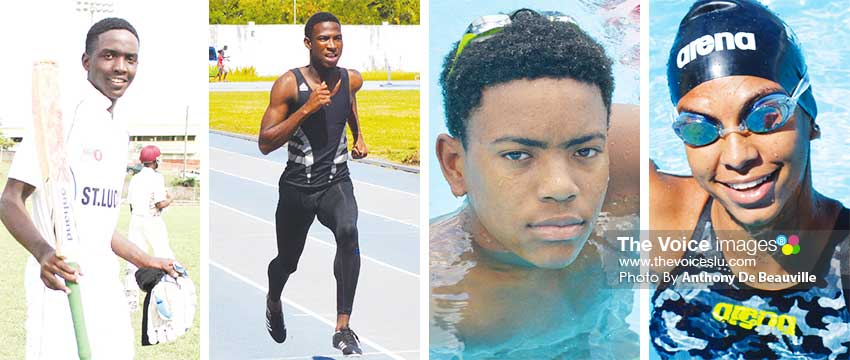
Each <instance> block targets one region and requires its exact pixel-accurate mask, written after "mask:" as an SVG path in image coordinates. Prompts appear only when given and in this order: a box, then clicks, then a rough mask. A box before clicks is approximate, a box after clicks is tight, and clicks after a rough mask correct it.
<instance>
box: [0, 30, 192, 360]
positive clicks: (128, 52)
mask: <svg viewBox="0 0 850 360" xmlns="http://www.w3.org/2000/svg"><path fill="white" fill-rule="evenodd" d="M138 54H139V36H138V34H137V33H136V30H135V29H134V28H133V26H132V25H130V23H128V22H127V21H125V20H123V19H118V18H108V19H104V20H101V21H99V22H97V23H95V24H94V25H92V27H91V29H89V32H88V34H87V35H86V49H85V53H83V56H82V65H83V68H85V69H86V71H87V72H88V84H86V85H85V91H84V92H83V93H82V94H80V96H79V98H78V99H76V101H75V102H74V103H73V106H72V107H70V108H67V109H65V111H63V114H62V115H63V121H64V129H65V132H66V134H65V138H66V145H67V152H68V154H67V158H68V162H69V163H70V166H71V169H72V171H73V174H74V181H75V187H76V198H75V199H74V212H75V216H76V222H77V230H78V232H79V236H80V242H81V249H80V254H79V264H80V271H74V270H73V269H72V268H71V267H69V266H68V264H66V263H65V262H64V260H63V259H62V258H60V257H58V256H56V253H55V251H54V248H53V242H52V240H51V239H52V238H53V236H52V234H51V233H52V231H53V230H52V225H51V224H52V221H51V217H50V214H49V212H48V211H47V209H46V205H45V204H46V199H45V197H44V192H43V191H41V190H40V189H38V188H37V186H41V177H40V170H39V166H38V161H36V153H35V146H34V144H33V141H32V140H30V139H31V138H30V137H28V138H27V139H26V140H25V141H24V142H23V143H21V145H20V147H19V150H18V152H17V154H16V155H15V159H14V160H13V162H12V167H11V169H10V170H9V180H8V182H7V183H6V187H5V189H4V190H3V195H2V197H0V220H2V221H3V224H4V225H5V226H6V228H7V229H8V230H9V233H11V234H12V236H13V237H15V239H16V240H17V241H18V242H19V243H20V244H21V245H22V246H24V247H25V248H26V249H27V251H29V252H30V253H31V254H32V257H30V258H29V259H28V261H27V266H26V273H25V279H24V284H25V288H26V297H27V321H26V328H27V341H26V354H27V355H26V358H27V359H50V360H55V359H76V358H77V346H76V341H75V336H74V327H73V324H72V322H71V313H70V311H69V306H68V299H67V297H66V293H68V292H69V290H68V288H67V287H65V283H64V280H70V281H77V282H79V283H80V289H81V292H82V304H83V309H84V313H85V322H86V326H87V332H88V336H89V341H90V346H91V351H92V358H93V359H132V358H133V330H132V328H131V325H130V316H129V312H128V311H127V302H126V300H125V298H124V294H123V291H122V286H121V282H120V281H119V280H118V277H116V276H115V274H117V273H118V261H117V259H116V258H115V255H116V254H117V255H118V256H120V257H122V258H124V259H126V260H127V261H129V262H131V263H133V264H134V265H136V266H138V267H149V268H157V269H163V270H165V271H168V272H169V273H170V274H172V275H173V276H175V277H176V276H177V273H176V272H174V270H173V268H172V264H173V260H167V259H162V258H153V257H150V256H148V255H147V254H146V253H145V252H143V251H141V250H140V249H139V248H138V247H136V246H134V245H133V244H132V243H130V242H129V241H127V239H125V238H124V237H123V236H121V235H120V234H118V232H116V230H115V227H116V225H117V223H118V215H119V212H120V207H119V202H120V200H121V190H122V189H123V187H124V169H125V164H126V159H127V146H128V141H129V136H128V134H127V127H126V124H125V123H124V122H122V121H120V120H119V119H118V118H116V117H115V112H114V110H115V105H116V102H117V101H118V98H120V97H121V96H122V95H124V91H125V90H127V87H128V86H130V83H132V81H133V78H134V77H135V75H136V65H137V62H138V56H139V55H138ZM31 195H32V198H33V201H32V203H33V207H32V217H30V216H29V214H28V213H27V208H26V204H25V202H26V200H27V198H29V197H30V196H31ZM49 234H50V235H49ZM83 274H85V275H83ZM63 279H64V280H63ZM48 289H50V290H59V291H49V290H48Z"/></svg>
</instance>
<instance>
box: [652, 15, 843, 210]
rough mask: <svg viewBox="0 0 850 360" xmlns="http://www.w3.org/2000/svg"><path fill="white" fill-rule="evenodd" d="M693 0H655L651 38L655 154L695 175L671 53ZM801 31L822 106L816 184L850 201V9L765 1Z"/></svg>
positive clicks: (814, 159)
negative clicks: (677, 116) (680, 126)
mask: <svg viewBox="0 0 850 360" xmlns="http://www.w3.org/2000/svg"><path fill="white" fill-rule="evenodd" d="M691 3H693V1H681V0H680V1H653V2H652V3H651V4H650V11H651V14H650V40H649V62H650V64H649V67H650V70H649V83H650V85H649V86H650V90H649V104H650V108H649V116H650V122H649V128H650V133H649V156H650V158H651V159H652V160H654V161H655V162H656V164H658V166H659V168H660V169H662V170H663V171H665V172H669V173H673V174H680V175H686V174H690V169H689V168H688V163H687V159H686V157H685V150H684V145H683V144H682V141H681V140H680V139H679V138H678V137H676V134H675V133H673V130H672V129H671V127H670V123H671V121H672V114H673V105H672V103H671V102H670V92H669V90H668V89H667V70H666V69H667V67H666V63H667V55H668V53H669V51H670V47H671V46H672V44H673V40H674V37H675V34H676V31H677V29H678V27H679V21H681V19H682V17H683V16H684V15H685V13H686V12H687V11H688V9H689V8H690V4H691ZM762 3H764V4H766V5H767V6H768V7H769V8H770V9H771V10H773V11H774V12H776V13H777V14H778V15H779V17H780V18H782V19H783V20H785V22H787V23H788V24H789V25H790V26H791V28H792V29H794V31H795V32H796V34H797V37H798V38H799V41H800V43H801V44H802V48H803V53H804V55H805V57H806V62H807V64H808V67H809V78H810V79H811V84H812V89H813V92H814V96H815V100H816V101H817V105H818V117H817V123H818V124H819V125H820V128H821V138H820V139H818V140H815V141H813V142H812V153H811V164H812V178H813V181H814V187H815V189H817V190H818V191H819V192H821V193H822V194H824V195H826V196H829V197H832V198H834V199H838V200H840V201H841V202H842V203H844V205H845V206H848V205H850V151H848V149H850V137H848V136H847V134H848V133H850V103H847V104H845V102H846V101H845V100H846V99H847V98H848V96H850V48H848V47H846V46H838V44H848V43H850V31H847V29H848V28H850V7H847V4H846V3H841V2H830V1H805V0H801V1H762Z"/></svg>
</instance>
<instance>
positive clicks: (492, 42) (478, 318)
mask: <svg viewBox="0 0 850 360" xmlns="http://www.w3.org/2000/svg"><path fill="white" fill-rule="evenodd" d="M440 83H441V85H442V88H443V95H444V99H445V103H444V105H445V112H446V114H447V127H448V128H449V132H450V133H451V136H449V135H446V134H442V135H440V136H439V138H438V140H437V157H438V160H439V161H440V166H441V168H442V171H443V175H444V176H445V178H446V180H447V181H448V182H449V184H450V186H451V189H452V193H453V194H454V195H456V196H464V195H465V196H466V199H467V201H466V204H465V205H464V206H463V207H462V208H461V209H460V210H459V211H458V212H457V213H454V214H449V215H447V216H444V217H442V218H440V219H437V220H435V221H434V222H432V224H431V227H430V236H431V295H432V297H431V334H430V339H431V344H432V346H431V354H430V355H431V356H432V358H452V357H455V356H459V357H462V358H464V359H475V358H493V357H496V358H500V359H529V358H540V359H549V358H556V357H560V356H564V354H570V357H576V358H587V357H591V356H592V357H600V356H604V354H607V355H609V356H610V355H612V354H634V355H637V352H638V348H637V334H636V333H634V332H632V331H630V330H629V329H628V325H627V324H626V322H625V320H624V318H625V317H626V316H627V315H628V314H629V312H630V311H631V310H632V300H633V298H632V293H631V292H615V291H613V290H610V289H608V290H603V289H602V288H603V287H604V278H603V276H604V274H603V271H602V267H601V265H600V264H599V255H598V254H596V250H595V249H594V248H593V246H585V242H586V241H587V240H588V237H590V235H591V233H592V231H593V230H594V225H595V224H596V221H597V217H598V215H599V214H600V211H601V210H602V209H604V210H606V211H609V212H613V213H614V214H618V215H622V214H635V213H636V212H637V201H636V197H637V195H638V189H637V186H638V185H637V182H634V181H633V182H632V183H631V184H629V183H628V181H625V180H623V179H628V178H632V179H635V178H637V176H638V175H637V173H638V169H637V167H635V166H633V165H634V164H635V163H636V162H635V161H636V159H635V158H629V157H628V156H624V155H625V154H626V153H628V150H631V153H629V155H632V156H634V157H636V156H637V154H638V151H637V140H636V138H637V137H635V136H634V134H636V133H637V127H638V121H637V117H638V114H637V110H636V108H635V107H624V106H612V105H611V97H612V91H613V87H614V79H613V76H612V72H611V60H610V59H609V58H608V57H607V56H606V55H605V52H604V50H603V48H602V47H601V46H600V45H599V44H598V43H596V42H595V41H594V40H593V39H591V38H590V37H589V36H588V35H587V34H586V33H585V32H584V31H582V30H581V29H580V28H579V27H578V26H576V25H575V24H572V23H566V22H560V21H551V20H549V19H548V18H546V17H543V16H541V15H539V14H537V13H535V12H533V11H531V10H527V9H523V10H518V11H516V12H514V13H513V14H511V15H495V16H487V17H483V18H481V19H479V20H476V21H475V22H473V23H472V25H470V27H469V30H468V31H467V34H466V35H465V36H464V37H463V39H462V40H461V41H460V42H459V43H458V44H456V46H455V47H454V49H452V50H451V51H450V52H449V54H448V55H447V57H446V61H445V63H444V68H443V71H442V76H441V79H440ZM609 126H610V130H609ZM629 136H631V137H632V139H634V140H632V141H625V140H624V139H625V138H626V137H629ZM629 146H633V147H631V148H629ZM609 161H610V166H609ZM629 165H632V166H629ZM609 168H610V171H609ZM609 174H610V176H611V178H612V181H611V185H610V187H609V181H608V180H609ZM606 190H607V195H608V196H607V198H608V201H603V200H605V199H606ZM615 203H616V204H619V205H618V206H612V204H615ZM627 219H628V220H626V222H629V221H631V222H634V223H636V217H634V216H632V217H628V218H627ZM631 225H634V224H631ZM596 230H598V229H596ZM578 284H580V285H578ZM577 285H578V286H577ZM615 294H620V295H621V296H619V297H618V296H615ZM623 294H625V295H623Z"/></svg>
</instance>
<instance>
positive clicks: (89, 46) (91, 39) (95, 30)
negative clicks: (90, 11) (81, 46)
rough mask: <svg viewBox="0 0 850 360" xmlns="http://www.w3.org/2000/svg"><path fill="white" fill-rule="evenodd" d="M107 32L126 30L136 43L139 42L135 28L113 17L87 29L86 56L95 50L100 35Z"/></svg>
mask: <svg viewBox="0 0 850 360" xmlns="http://www.w3.org/2000/svg"><path fill="white" fill-rule="evenodd" d="M109 30H127V31H129V32H130V33H132V34H133V36H135V37H136V41H139V34H138V33H137V32H136V28H134V27H133V25H130V22H128V21H127V20H124V19H121V18H115V17H111V18H105V19H103V20H100V21H98V22H96V23H94V25H92V26H91V28H89V32H88V33H87V34H86V54H88V55H91V54H92V53H93V52H94V50H95V49H96V48H97V38H98V37H99V36H100V34H103V33H105V32H107V31H109Z"/></svg>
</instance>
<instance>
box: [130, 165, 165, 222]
mask: <svg viewBox="0 0 850 360" xmlns="http://www.w3.org/2000/svg"><path fill="white" fill-rule="evenodd" d="M165 199H166V198H165V177H163V176H162V174H160V173H158V172H156V171H154V170H153V169H151V168H149V167H147V166H145V167H143V168H142V171H139V173H138V174H136V175H134V176H133V178H132V179H130V185H129V187H128V189H127V200H128V201H129V202H130V206H132V207H133V216H144V217H151V216H159V214H160V211H159V209H157V208H156V203H158V202H160V201H164V200H165Z"/></svg>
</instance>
